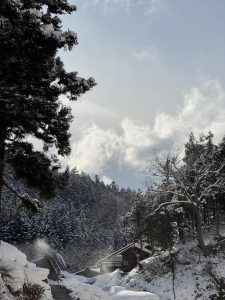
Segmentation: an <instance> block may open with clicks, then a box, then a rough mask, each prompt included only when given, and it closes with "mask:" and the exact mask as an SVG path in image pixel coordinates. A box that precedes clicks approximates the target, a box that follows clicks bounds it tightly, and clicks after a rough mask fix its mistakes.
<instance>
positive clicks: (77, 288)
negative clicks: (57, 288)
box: [61, 278, 111, 300]
mask: <svg viewBox="0 0 225 300" xmlns="http://www.w3.org/2000/svg"><path fill="white" fill-rule="evenodd" d="M61 285H63V286H65V287H66V288H67V289H68V290H70V291H72V292H71V293H70V296H71V298H72V299H74V300H77V299H79V300H110V299H111V298H110V297H109V296H108V295H107V294H106V293H104V292H103V290H102V289H100V288H98V287H96V286H92V285H89V284H86V283H81V282H80V281H78V280H77V279H75V278H68V279H63V280H62V284H61Z"/></svg>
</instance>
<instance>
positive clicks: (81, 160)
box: [69, 80, 225, 180]
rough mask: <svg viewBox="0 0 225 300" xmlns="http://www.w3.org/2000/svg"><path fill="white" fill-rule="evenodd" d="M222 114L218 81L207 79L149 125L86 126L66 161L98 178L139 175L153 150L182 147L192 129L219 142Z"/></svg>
mask: <svg viewBox="0 0 225 300" xmlns="http://www.w3.org/2000/svg"><path fill="white" fill-rule="evenodd" d="M224 116H225V91H224V89H223V88H222V86H221V85H220V83H219V82H218V81H216V80H208V81H205V82H203V83H202V84H200V86H198V87H193V88H192V89H191V90H190V92H188V93H184V99H183V103H182V105H181V106H180V107H179V108H174V113H173V114H168V113H166V112H161V113H158V114H156V116H155V119H154V120H153V122H152V124H137V123H136V122H134V121H133V120H131V119H127V118H126V119H124V120H122V121H121V122H120V124H115V127H117V128H118V127H119V128H120V130H119V131H118V130H116V129H115V127H112V126H110V128H108V129H102V128H101V127H100V126H99V125H97V122H96V123H93V124H92V125H91V126H90V125H86V126H85V127H83V128H82V129H81V130H80V134H79V139H78V141H77V142H76V143H74V144H73V145H72V155H71V157H70V160H69V163H70V165H71V167H74V166H76V167H77V168H78V169H79V170H80V171H81V170H84V171H85V172H87V173H90V174H99V176H100V177H101V178H106V177H107V178H108V177H110V178H113V179H114V180H115V179H117V178H116V177H117V176H118V174H119V173H121V174H123V176H127V177H128V178H129V177H131V176H133V177H135V176H136V177H139V176H140V174H141V171H142V170H143V169H144V167H145V164H146V160H147V159H148V156H149V154H150V153H151V151H152V150H153V149H154V150H155V149H158V150H165V148H166V147H168V146H169V145H171V144H174V145H176V146H181V145H182V144H183V143H184V142H185V141H186V140H187V139H188V136H189V134H190V132H191V131H193V132H194V133H195V134H196V135H198V134H200V133H202V132H205V133H207V132H208V131H210V130H211V131H212V132H213V133H215V140H216V141H219V140H220V139H221V138H222V137H223V136H224V135H225V117H224ZM104 176H105V177H104ZM110 180H111V179H110Z"/></svg>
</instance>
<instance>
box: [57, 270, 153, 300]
mask: <svg viewBox="0 0 225 300" xmlns="http://www.w3.org/2000/svg"><path fill="white" fill-rule="evenodd" d="M63 275H64V276H65V277H66V278H65V279H63V280H62V281H61V282H60V283H59V284H60V285H62V286H65V287H66V288H67V289H68V290H70V291H72V292H71V294H70V295H71V297H72V299H74V300H76V299H77V298H79V299H80V300H159V298H158V297H157V296H156V295H153V294H152V293H149V292H137V291H131V290H129V289H127V288H125V287H121V286H119V284H120V282H121V280H122V276H121V273H120V271H119V270H116V271H114V272H112V273H106V274H102V275H98V276H96V277H93V278H86V277H84V276H78V275H73V274H70V273H68V272H63Z"/></svg>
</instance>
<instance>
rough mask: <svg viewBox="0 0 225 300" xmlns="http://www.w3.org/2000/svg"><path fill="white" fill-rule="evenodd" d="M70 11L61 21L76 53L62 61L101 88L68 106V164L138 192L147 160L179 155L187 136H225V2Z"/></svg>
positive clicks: (144, 0) (90, 4) (167, 1)
mask: <svg viewBox="0 0 225 300" xmlns="http://www.w3.org/2000/svg"><path fill="white" fill-rule="evenodd" d="M73 3H75V4H76V5H77V7H78V11H77V12H76V13H74V14H72V15H71V16H65V17H64V18H63V19H64V26H65V28H70V29H72V30H73V31H75V32H77V33H78V37H79V45H78V46H77V47H76V48H75V49H74V50H73V51H72V52H66V53H62V52H61V53H60V55H61V56H62V58H63V61H64V62H65V65H66V67H67V69H68V70H77V71H78V72H79V74H80V75H82V76H84V77H89V76H93V77H94V78H95V79H96V81H97V83H98V86H97V87H95V88H94V89H93V90H92V91H91V92H89V93H87V94H86V95H84V96H83V97H82V98H81V99H80V100H79V101H78V102H76V103H73V104H72V108H73V113H74V116H75V119H74V122H73V124H72V127H71V132H72V154H71V156H70V157H69V158H68V159H67V161H66V163H68V164H69V165H70V166H71V167H74V166H76V167H77V168H78V169H79V170H80V171H81V170H84V171H85V172H87V173H90V174H92V175H94V174H96V173H97V174H99V175H100V177H101V178H103V179H104V180H105V181H106V182H110V180H115V181H116V182H117V183H118V184H119V185H120V186H128V185H130V186H132V187H136V188H138V187H141V185H142V182H143V181H144V176H143V173H144V169H145V167H146V165H147V163H148V162H147V161H148V158H149V155H150V154H151V153H152V151H155V150H156V151H158V150H166V149H167V148H168V147H169V146H170V145H171V144H173V145H174V147H176V146H182V145H183V144H184V142H185V140H186V139H187V137H188V135H189V133H190V132H191V131H194V132H196V134H197V135H198V134H199V133H200V132H202V131H203V132H207V131H208V130H212V131H213V132H214V133H215V138H216V140H219V139H220V138H221V137H222V136H223V135H224V128H225V126H224V125H225V117H224V116H225V84H224V80H225V71H224V70H225V59H224V53H225V35H224V28H225V18H224V16H225V2H224V1H222V0H218V1H211V0H197V1H196V0H195V1H194V0H188V1H185V0H78V1H74V2H73Z"/></svg>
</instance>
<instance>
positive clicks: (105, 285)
mask: <svg viewBox="0 0 225 300" xmlns="http://www.w3.org/2000/svg"><path fill="white" fill-rule="evenodd" d="M94 278H95V282H94V284H93V285H94V286H97V287H100V288H102V289H103V290H108V289H110V287H112V286H117V285H119V284H120V282H121V279H122V276H121V272H120V270H119V269H117V270H115V271H114V272H112V273H106V274H102V275H98V276H96V277H94Z"/></svg>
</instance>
